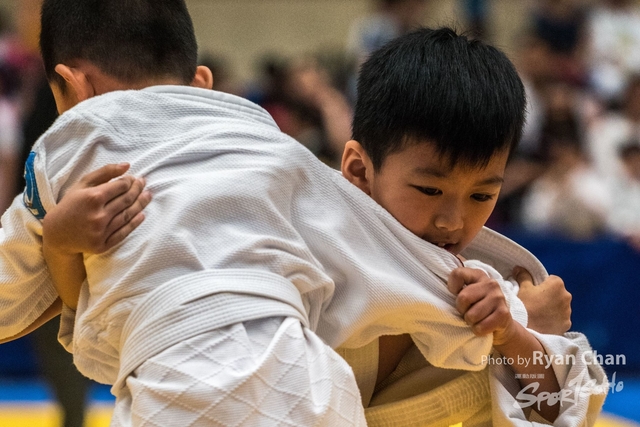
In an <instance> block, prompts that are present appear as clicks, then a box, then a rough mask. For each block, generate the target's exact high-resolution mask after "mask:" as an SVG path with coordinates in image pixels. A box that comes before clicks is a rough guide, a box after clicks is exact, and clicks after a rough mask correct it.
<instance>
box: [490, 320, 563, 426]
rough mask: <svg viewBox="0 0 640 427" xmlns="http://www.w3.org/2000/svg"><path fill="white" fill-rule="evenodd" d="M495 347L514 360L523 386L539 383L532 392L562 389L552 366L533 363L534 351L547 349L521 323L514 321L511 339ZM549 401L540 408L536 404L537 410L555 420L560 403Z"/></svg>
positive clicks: (545, 416)
mask: <svg viewBox="0 0 640 427" xmlns="http://www.w3.org/2000/svg"><path fill="white" fill-rule="evenodd" d="M494 348H495V349H496V350H497V351H498V352H500V354H501V355H502V356H504V357H505V358H507V359H508V360H509V361H510V362H513V363H512V364H511V367H512V369H513V371H514V372H515V373H516V374H519V375H518V378H519V382H520V386H521V387H522V388H525V387H527V386H530V385H531V384H534V383H537V384H538V388H537V389H536V390H535V391H533V389H531V391H530V394H533V395H536V396H538V395H540V393H542V392H547V393H558V392H559V391H560V385H559V384H558V380H557V378H556V375H555V372H554V371H553V367H552V366H548V367H546V366H545V365H542V364H534V363H531V361H532V360H533V355H534V352H536V351H537V352H542V353H545V349H544V347H543V346H542V344H541V343H540V341H538V339H537V338H536V337H534V336H533V335H532V334H531V333H529V332H528V331H527V330H526V329H525V328H524V327H523V326H522V325H520V324H519V323H517V322H514V331H513V334H512V335H511V337H510V339H508V340H506V341H505V342H504V343H503V344H500V345H494ZM532 387H533V386H532ZM548 402H549V400H547V399H545V400H544V401H542V402H541V405H540V409H539V410H538V408H537V405H536V412H538V413H539V414H540V415H542V416H543V417H544V418H545V419H547V420H548V421H551V422H553V421H554V420H555V419H556V418H557V417H558V414H559V411H560V408H559V404H558V403H555V404H554V405H551V406H550V405H549V404H548Z"/></svg>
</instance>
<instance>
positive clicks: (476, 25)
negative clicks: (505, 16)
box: [460, 0, 489, 39]
mask: <svg viewBox="0 0 640 427" xmlns="http://www.w3.org/2000/svg"><path fill="white" fill-rule="evenodd" d="M460 3H462V10H463V12H464V15H465V20H466V21H467V27H468V28H469V32H470V33H471V34H472V35H473V36H474V37H477V38H480V39H486V38H487V36H488V31H487V18H488V16H489V5H488V0H462V1H461V2H460Z"/></svg>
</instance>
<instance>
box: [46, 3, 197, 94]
mask: <svg viewBox="0 0 640 427" xmlns="http://www.w3.org/2000/svg"><path fill="white" fill-rule="evenodd" d="M41 23H42V29H41V33H40V50H41V52H42V58H43V60H44V65H45V71H46V73H47V78H48V79H49V81H55V82H57V83H59V84H61V86H62V83H64V81H63V80H62V79H61V77H60V76H58V74H57V73H56V72H55V67H56V65H57V64H61V63H66V62H68V61H70V60H74V59H84V60H87V61H90V62H92V63H93V64H95V65H96V66H97V67H98V68H100V70H102V71H103V72H104V73H106V74H107V75H109V76H111V77H115V78H117V79H118V80H121V81H123V82H126V83H134V82H139V81H143V80H144V79H148V78H166V77H172V78H179V79H180V81H181V82H182V83H184V84H188V83H190V82H191V81H192V80H193V78H194V76H195V72H196V66H197V61H198V46H197V43H196V37H195V33H194V29H193V23H192V21H191V17H190V15H189V12H188V10H187V6H186V4H185V2H184V0H44V2H43V4H42V15H41Z"/></svg>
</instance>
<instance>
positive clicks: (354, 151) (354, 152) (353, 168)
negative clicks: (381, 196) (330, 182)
mask: <svg viewBox="0 0 640 427" xmlns="http://www.w3.org/2000/svg"><path fill="white" fill-rule="evenodd" d="M341 170H342V176H344V177H345V178H347V180H349V182H351V183H352V184H353V185H355V186H356V187H358V188H359V189H361V190H362V191H364V192H365V193H366V194H367V195H369V196H370V195H371V177H372V174H373V163H372V162H371V159H369V156H368V155H367V153H366V152H365V151H364V148H362V145H360V143H359V142H358V141H354V140H351V141H348V142H347V143H346V144H345V146H344V152H343V153H342V167H341Z"/></svg>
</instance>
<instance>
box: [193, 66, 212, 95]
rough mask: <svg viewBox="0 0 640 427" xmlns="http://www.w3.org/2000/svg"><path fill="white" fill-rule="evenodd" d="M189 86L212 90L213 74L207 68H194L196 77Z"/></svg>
mask: <svg viewBox="0 0 640 427" xmlns="http://www.w3.org/2000/svg"><path fill="white" fill-rule="evenodd" d="M191 86H194V87H199V88H201V89H213V73H212V72H211V70H210V69H209V67H205V66H204V65H200V66H198V68H196V76H195V77H194V78H193V81H192V82H191Z"/></svg>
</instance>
